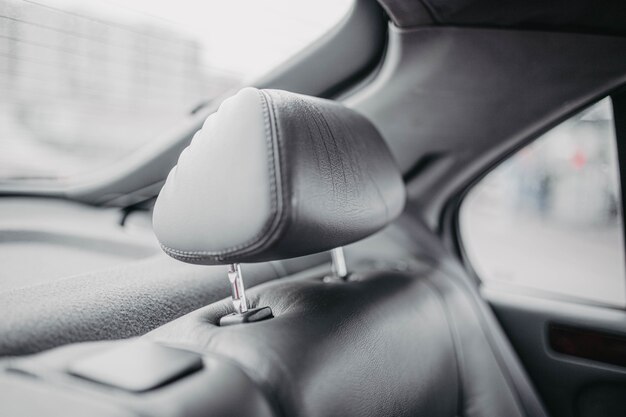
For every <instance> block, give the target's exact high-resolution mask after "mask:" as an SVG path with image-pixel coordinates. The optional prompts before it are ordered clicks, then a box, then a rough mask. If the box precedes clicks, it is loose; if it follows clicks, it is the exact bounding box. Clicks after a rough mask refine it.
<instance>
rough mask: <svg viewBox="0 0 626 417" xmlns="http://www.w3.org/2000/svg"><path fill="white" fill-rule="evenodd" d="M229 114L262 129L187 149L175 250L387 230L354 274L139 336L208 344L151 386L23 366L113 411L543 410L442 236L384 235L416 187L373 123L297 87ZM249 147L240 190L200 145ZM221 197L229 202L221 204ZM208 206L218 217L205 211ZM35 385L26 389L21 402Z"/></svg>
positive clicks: (52, 362)
mask: <svg viewBox="0 0 626 417" xmlns="http://www.w3.org/2000/svg"><path fill="white" fill-rule="evenodd" d="M226 108H227V109H228V112H227V114H228V113H229V112H234V113H236V110H237V109H238V108H241V109H242V112H243V114H246V115H247V116H250V117H251V118H250V120H253V121H254V120H256V121H255V122H254V123H253V125H251V126H252V127H254V126H256V127H255V128H251V126H247V127H246V129H244V130H246V132H245V133H246V135H245V136H244V137H238V140H237V141H232V142H230V141H228V140H227V139H230V138H232V137H233V135H235V136H236V133H233V132H239V133H242V132H240V131H239V129H240V128H239V127H235V126H233V123H235V122H234V120H235V118H232V117H222V116H223V115H221V114H219V113H218V115H217V116H214V119H213V120H214V121H215V122H209V123H208V125H205V129H207V130H206V131H204V130H203V132H201V133H200V134H199V135H198V136H197V138H198V139H196V140H195V143H192V145H191V148H190V150H189V151H188V152H187V153H186V154H185V155H183V157H181V161H180V164H179V166H178V168H176V171H173V174H171V175H170V178H169V180H168V184H167V185H166V186H165V188H164V190H163V192H162V194H161V197H160V198H159V202H157V207H156V212H155V230H156V233H157V236H158V237H159V239H160V240H161V243H162V244H163V246H164V249H165V250H166V252H167V253H168V254H170V255H172V256H173V257H175V258H177V259H180V260H183V261H186V262H191V263H201V264H202V263H204V264H219V263H228V262H240V261H241V262H244V261H261V260H275V259H282V258H287V257H291V256H295V255H305V254H309V253H313V252H317V251H320V250H327V249H331V248H333V247H336V246H339V245H344V244H349V243H351V242H354V241H357V240H360V239H362V238H365V237H367V236H369V235H372V234H374V235H373V236H372V237H370V238H369V239H365V240H363V241H361V242H359V243H355V244H354V245H351V246H348V248H347V250H348V255H349V260H350V265H351V272H352V273H351V274H350V276H349V278H348V279H347V280H337V279H325V277H326V276H327V275H328V274H329V271H328V268H322V269H319V268H318V269H313V270H310V271H308V272H303V273H301V274H299V275H296V276H293V277H290V278H286V279H282V280H277V281H273V282H270V283H265V284H262V285H259V286H257V287H254V288H253V289H252V290H251V291H250V293H249V300H250V304H251V307H257V306H259V307H260V306H270V307H271V308H272V310H273V312H274V315H275V317H274V318H272V319H269V320H265V321H261V322H257V323H250V324H240V325H234V326H228V327H220V326H219V325H218V322H219V319H220V318H221V317H223V316H224V315H226V314H228V313H230V312H232V311H233V306H232V304H231V303H230V300H223V301H220V302H217V303H213V304H211V305H209V306H206V307H204V308H201V309H199V310H197V311H195V312H193V313H190V314H188V315H186V316H183V317H181V318H180V319H177V320H175V321H173V322H170V323H168V324H167V325H165V326H162V327H161V328H159V329H156V330H155V331H153V332H151V333H150V334H148V335H147V336H145V337H144V339H146V340H150V341H152V342H154V343H159V344H167V345H176V346H184V347H185V348H186V349H192V350H194V351H197V352H200V353H202V354H203V355H204V357H205V368H204V369H203V370H202V371H199V372H197V373H195V374H192V375H191V376H188V377H186V378H183V379H181V380H180V381H177V382H173V383H171V384H168V385H165V386H163V387H161V388H159V389H157V390H153V391H151V392H148V393H144V394H129V393H124V394H123V395H120V394H119V393H118V392H114V391H110V390H109V391H107V390H104V389H102V388H99V387H97V386H94V385H95V384H91V385H86V383H84V382H82V381H81V380H78V379H76V378H73V377H70V376H68V375H66V374H64V373H63V370H64V369H65V368H66V367H67V366H68V365H70V364H71V362H72V360H73V357H75V356H77V355H79V354H81V352H82V354H83V356H84V355H87V354H88V353H89V351H91V350H94V349H98V346H95V347H94V346H93V345H92V346H81V345H77V346H71V347H67V348H61V349H59V350H58V351H57V352H50V353H45V354H41V355H39V356H35V357H34V358H31V359H26V360H24V361H23V362H21V363H19V364H17V365H16V364H13V367H17V368H18V369H19V370H20V371H21V372H22V373H34V374H38V375H39V376H40V377H41V378H42V380H43V381H46V382H44V384H45V383H51V384H53V385H55V386H56V387H57V388H59V386H60V387H61V388H60V389H61V391H63V392H65V393H67V392H74V393H76V392H80V393H81V395H84V396H86V397H87V399H88V402H89V403H90V404H92V405H93V407H96V406H98V407H102V405H103V404H106V405H107V406H109V407H115V410H114V411H106V410H105V411H102V410H101V409H98V410H99V411H100V414H103V415H111V414H116V413H117V414H120V413H122V412H123V413H128V414H130V415H154V416H170V415H181V416H196V415H198V416H199V415H259V416H268V415H271V416H416V415H420V416H430V417H439V416H441V417H454V416H460V415H464V416H507V417H509V416H510V417H515V416H528V417H540V416H544V415H545V412H544V411H543V407H542V405H541V403H540V401H539V399H538V398H537V396H536V394H535V393H534V390H533V388H532V386H531V384H530V382H529V380H528V378H527V377H526V375H525V373H524V371H523V369H522V368H521V366H520V364H519V361H518V360H517V358H516V357H515V355H514V353H513V351H512V350H511V348H510V346H509V345H508V343H507V341H506V339H505V338H504V337H503V335H502V332H501V330H500V328H499V327H498V325H497V323H496V321H495V320H494V318H493V316H492V314H491V312H490V311H489V310H488V309H487V308H486V306H485V304H484V302H483V301H482V300H481V299H480V297H479V296H478V294H477V292H476V289H475V288H474V287H473V286H472V285H470V284H469V281H468V280H467V277H466V276H465V274H464V272H463V270H462V269H461V268H460V267H459V265H458V264H457V263H456V262H455V261H454V260H453V259H452V258H451V257H450V256H449V255H448V254H447V253H446V251H445V250H444V249H443V248H442V247H439V246H437V245H434V244H432V242H434V241H436V240H435V239H433V237H432V234H431V232H430V231H428V230H427V229H426V228H425V227H424V226H423V225H422V224H421V223H419V222H417V221H415V220H413V219H411V218H410V217H408V216H406V217H402V218H400V219H399V220H395V222H394V223H393V224H392V225H390V226H388V227H387V228H386V229H385V230H384V231H382V232H381V233H377V234H375V232H376V231H378V230H379V229H381V228H383V227H385V225H387V224H389V223H391V222H393V221H394V219H396V218H397V216H398V215H399V213H400V211H401V209H402V207H403V205H404V189H403V184H402V180H401V177H400V174H399V172H398V169H397V167H396V166H395V163H394V162H393V159H392V158H391V156H390V154H389V151H388V149H387V148H386V146H385V144H384V142H383V140H382V138H381V137H380V135H379V134H378V132H377V131H376V129H375V128H374V127H373V126H372V125H371V123H370V122H369V121H367V120H366V119H365V118H363V117H362V116H360V115H358V114H356V113H354V112H352V111H351V110H349V109H346V108H344V107H342V106H340V105H339V104H337V103H333V102H330V101H325V100H320V99H315V98H309V97H304V96H300V95H295V94H290V93H286V92H275V91H255V90H246V91H244V92H243V93H240V95H238V96H237V97H236V98H235V99H233V100H231V101H230V102H229V103H227V105H226ZM268 109H271V111H268ZM220 112H221V110H220ZM250 112H251V113H250ZM255 112H256V113H255ZM246 120H248V118H246ZM258 129H262V131H259V130H258ZM205 135H206V137H205ZM210 141H215V142H219V143H216V144H215V145H214V147H212V146H208V145H207V144H206V143H204V142H210ZM235 143H236V144H237V145H235ZM229 144H230V145H229ZM246 144H247V145H246ZM244 145H246V146H250V149H256V151H255V152H254V155H248V156H247V158H248V159H247V161H248V163H250V164H251V165H250V166H249V167H248V168H250V171H246V168H245V167H242V169H243V170H244V171H243V172H241V173H239V174H237V175H234V177H233V178H235V180H236V181H239V182H240V181H243V183H246V184H248V186H246V189H245V190H243V192H241V191H242V190H241V189H238V188H233V187H231V186H230V185H232V184H230V183H229V177H224V178H222V181H221V182H216V181H212V180H210V181H209V180H207V178H213V176H215V175H218V174H219V172H220V171H219V170H220V169H222V168H223V166H224V164H221V163H220V162H219V158H214V161H215V164H214V165H210V164H208V165H207V164H206V163H205V158H203V157H202V156H203V155H205V156H206V155H208V154H209V153H210V152H212V150H211V149H216V148H218V149H226V150H225V151H224V152H226V154H228V155H232V156H233V158H234V159H237V158H236V156H237V155H239V154H240V153H242V152H243V153H245V150H243V149H245V147H244V148H242V146H244ZM229 146H236V149H230V148H229ZM332 147H334V149H335V152H333V153H332V155H331V153H330V152H327V151H326V150H327V149H329V148H332ZM312 149H317V151H319V152H314V151H313V150H312ZM322 149H325V151H323V152H322V151H321V150H322ZM267 155H270V156H271V158H270V159H267ZM326 168H327V169H326ZM280 172H288V173H289V175H280ZM242 178H246V179H245V181H244V180H242ZM190 182H191V183H193V187H191V186H189V185H190ZM204 187H206V189H205V188H204ZM248 189H254V190H255V191H254V192H250V193H248V192H247V190H248ZM233 190H235V191H236V192H235V193H233ZM258 190H261V192H258ZM264 193H267V195H265V194H264ZM181 201H182V202H184V204H179V203H178V202H181ZM223 202H228V203H230V204H225V205H223V206H222V208H221V209H217V208H215V205H219V204H222V203H223ZM257 202H260V209H259V210H258V212H255V219H252V220H250V221H247V222H246V225H247V227H246V228H244V229H243V230H236V231H235V232H234V233H233V234H230V232H229V230H231V228H230V227H224V225H229V224H231V223H232V222H233V219H231V218H229V216H230V215H234V216H238V217H240V216H243V215H245V213H246V211H247V210H250V207H255V205H254V204H255V203H257ZM208 206H211V207H212V210H214V211H213V212H211V213H212V215H215V216H217V218H220V219H221V220H222V222H220V223H219V224H216V223H215V222H212V221H210V219H207V218H205V217H204V214H203V213H206V210H205V208H206V207H208ZM231 208H232V210H231ZM176 230H179V231H181V230H182V231H185V232H184V233H181V234H177V233H176ZM422 242H431V245H430V246H427V247H424V246H423V245H422V244H421V243H422ZM120 343H124V342H120ZM107 346H108V345H107ZM107 346H103V347H101V348H102V349H104V348H106V347H107ZM29 361H30V362H29ZM41 368H43V369H45V370H46V371H45V372H42V371H38V369H41ZM10 378H18V377H16V376H15V375H13V376H7V375H5V376H3V377H2V378H0V386H1V385H2V384H3V383H6V381H7V379H10ZM58 381H62V383H61V384H60V385H59V384H58ZM233 381H238V382H236V383H235V382H233ZM22 383H23V381H22ZM225 384H226V385H228V384H234V385H232V390H225V389H224V386H225ZM228 386H231V385H228ZM35 392H36V390H35V389H34V388H33V387H32V386H30V387H28V388H24V391H20V392H19V393H17V394H16V393H15V390H13V395H23V396H25V395H33V394H34V393H35ZM25 393H27V394H25ZM70 397H71V396H70ZM45 400H47V401H53V400H50V399H49V398H48V399H45V398H44V399H42V402H41V404H44V405H42V407H45ZM54 401H56V402H55V403H54V407H53V408H54V409H59V408H58V407H59V403H58V401H59V397H54ZM67 401H69V400H67ZM61 403H63V402H62V401H61ZM48 404H50V403H48ZM65 404H66V406H69V405H68V404H69V403H67V402H66V403H65ZM164 404H167V406H164ZM50 407H51V406H48V408H46V410H47V411H48V414H49V413H50V409H51V408H50ZM63 411H66V410H63ZM82 411H84V409H82Z"/></svg>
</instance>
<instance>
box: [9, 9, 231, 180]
mask: <svg viewBox="0 0 626 417" xmlns="http://www.w3.org/2000/svg"><path fill="white" fill-rule="evenodd" d="M51 4H52V3H43V2H42V3H38V2H24V1H17V0H0V91H1V92H2V94H0V178H7V177H36V176H43V177H49V176H67V175H71V174H73V173H75V172H80V171H84V170H90V169H93V168H94V167H97V166H100V165H104V164H107V163H110V161H114V160H116V159H118V158H120V157H122V156H124V155H126V154H128V153H129V152H131V151H133V150H136V149H138V148H139V147H140V146H141V145H143V144H145V143H146V142H148V141H150V140H153V139H154V138H155V137H156V136H158V135H159V134H161V133H162V132H163V131H164V130H166V129H169V128H171V127H172V126H173V125H175V124H176V123H177V122H179V121H180V120H181V119H182V118H183V117H184V116H185V115H186V114H187V113H188V112H189V111H190V110H191V109H192V108H193V107H194V106H195V105H197V103H199V102H201V101H203V100H206V99H207V98H211V97H215V96H217V95H219V94H221V93H223V92H224V91H226V90H228V89H231V88H233V87H234V86H235V85H237V84H238V82H239V80H238V79H236V77H233V76H231V75H228V74H224V73H218V72H215V71H213V70H211V69H210V68H209V67H208V66H207V64H206V63H205V62H203V60H202V56H203V55H202V48H201V45H200V44H199V43H198V42H197V41H196V40H193V39H189V38H187V37H186V36H184V35H183V34H181V31H177V30H175V28H174V29H173V28H172V25H168V24H167V22H160V21H158V20H156V19H154V18H152V19H150V18H149V16H146V17H145V19H138V18H137V16H133V19H132V21H131V20H130V19H119V18H117V19H116V18H114V17H113V16H108V15H106V14H105V13H99V12H96V11H94V10H87V9H84V8H77V9H74V8H62V7H56V6H52V5H51Z"/></svg>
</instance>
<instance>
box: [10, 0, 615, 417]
mask: <svg viewBox="0 0 626 417" xmlns="http://www.w3.org/2000/svg"><path fill="white" fill-rule="evenodd" d="M240 13H242V14H245V13H246V10H241V11H240ZM229 18H230V17H229ZM242 30H245V28H242ZM625 85H626V6H625V4H624V3H623V2H621V1H617V0H603V1H597V2H591V1H588V0H574V1H569V2H538V1H530V2H528V1H521V0H508V1H492V0H484V1H479V0H465V1H453V0H378V1H376V0H355V1H354V2H353V3H352V4H351V6H350V10H349V11H348V13H347V14H346V15H345V16H344V17H343V18H342V19H341V20H340V21H339V23H337V24H336V25H335V26H334V27H333V28H332V29H331V30H330V31H328V32H327V33H325V34H324V35H323V36H322V37H321V38H319V39H317V40H316V41H315V42H313V43H312V44H310V45H309V46H307V47H306V48H305V49H304V50H302V51H300V52H299V53H298V54H296V55H294V56H293V57H292V58H290V59H289V60H287V61H286V62H284V63H283V64H281V65H280V66H279V67H277V68H274V69H273V70H272V71H269V72H268V73H267V74H266V75H264V76H262V77H259V78H257V79H255V80H253V81H251V82H250V83H249V84H248V85H247V86H245V87H244V88H239V87H238V88H236V89H232V90H229V91H228V93H227V94H224V95H223V96H220V97H219V99H212V100H210V101H207V103H205V104H204V105H202V106H200V107H198V108H197V109H194V111H193V112H191V113H190V114H189V115H188V116H187V117H186V118H185V120H184V121H183V122H182V123H180V124H178V125H176V126H173V128H172V129H170V130H168V131H167V132H165V133H164V134H163V135H162V136H161V137H160V138H159V139H158V140H154V141H152V142H150V143H149V144H148V145H147V146H146V147H145V148H142V152H141V153H134V154H130V155H128V157H126V158H120V159H119V160H118V161H116V162H115V163H114V164H111V165H110V166H107V167H105V168H103V169H98V170H93V172H90V173H89V174H86V175H83V176H81V177H76V178H72V177H70V178H66V179H64V180H63V181H55V182H48V181H43V180H34V181H23V180H2V179H0V213H1V215H0V260H1V262H0V264H1V265H2V266H1V268H0V269H1V272H0V277H1V278H0V285H1V287H0V306H1V307H0V311H1V312H2V313H3V314H2V320H0V415H2V416H40V415H55V416H56V415H64V416H66V415H81V416H86V415H88V416H142V417H147V416H155V417H157V416H158V417H161V416H162V417H170V416H181V417H183V416H185V417H186V416H190V417H191V416H222V415H223V416H235V415H237V416H268V417H269V416H272V417H278V416H428V417H455V416H468V417H470V416H471V417H478V416H485V417H488V416H500V417H514V416H520V417H522V416H523V417H547V416H552V417H571V416H575V417H618V416H622V417H623V416H626V272H624V271H625V269H626V258H625V253H626V251H625V248H624V237H625V236H626V234H625V233H624V221H623V209H622V207H623V202H624V200H623V196H622V192H621V191H620V190H621V189H622V188H623V187H624V185H625V184H626V174H624V175H622V173H623V171H624V170H625V169H626V89H625V87H624V86H625ZM0 120H1V119H0ZM555 144H556V145H555ZM0 152H2V147H1V145H0ZM546 166H548V168H544V167H546ZM520 173H521V174H520ZM511 207H521V208H516V209H515V210H518V211H515V212H513V209H512V208H511ZM507 210H508V211H507ZM508 213H514V214H508ZM528 213H534V214H533V216H536V217H531V215H530V214H528ZM555 213H556V214H555ZM572 230H573V231H572ZM553 239H554V240H553ZM244 287H245V288H244Z"/></svg>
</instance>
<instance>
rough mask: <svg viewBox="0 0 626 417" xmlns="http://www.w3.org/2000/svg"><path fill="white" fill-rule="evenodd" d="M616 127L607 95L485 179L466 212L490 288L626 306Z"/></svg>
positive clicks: (468, 245) (473, 250) (465, 226)
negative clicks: (513, 288)
mask: <svg viewBox="0 0 626 417" xmlns="http://www.w3.org/2000/svg"><path fill="white" fill-rule="evenodd" d="M619 183H620V181H619V165H618V159H617V146H616V138H615V126H614V121H613V111H612V105H611V100H610V98H606V99H604V100H602V101H600V102H598V103H596V104H595V105H593V106H591V107H589V108H588V109H586V110H584V111H583V112H581V113H579V114H577V115H576V116H574V117H572V118H570V119H569V120H567V121H565V122H563V123H561V124H560V125H558V126H557V127H555V128H553V129H552V130H550V131H549V132H547V133H546V134H544V135H543V136H541V137H540V138H538V139H537V140H536V141H535V142H533V143H532V144H530V145H528V146H526V147H525V148H523V149H522V150H520V151H519V152H517V153H516V154H515V155H513V156H512V157H511V158H509V159H508V160H507V161H505V162H504V163H502V164H501V165H499V166H498V167H497V168H496V169H494V170H493V171H492V172H491V173H489V174H488V175H487V176H486V177H484V178H483V179H482V180H481V181H480V182H479V183H478V184H477V185H476V186H475V187H474V188H473V189H472V190H471V191H470V192H469V193H468V195H467V197H466V198H465V200H464V202H463V204H462V206H461V211H460V227H461V238H462V242H463V247H464V249H465V251H466V255H467V257H468V259H469V261H470V262H471V264H472V266H473V267H474V269H475V271H476V273H477V274H478V276H479V277H480V278H481V279H482V280H483V282H484V283H486V284H500V285H511V286H518V287H523V288H527V289H531V290H535V291H542V292H544V293H546V294H558V295H560V296H566V297H573V298H575V299H579V300H586V301H591V302H597V303H602V304H608V305H612V306H619V307H625V306H626V261H625V259H624V239H623V230H622V227H623V225H622V214H621V211H622V207H621V195H620V193H621V191H620V186H619Z"/></svg>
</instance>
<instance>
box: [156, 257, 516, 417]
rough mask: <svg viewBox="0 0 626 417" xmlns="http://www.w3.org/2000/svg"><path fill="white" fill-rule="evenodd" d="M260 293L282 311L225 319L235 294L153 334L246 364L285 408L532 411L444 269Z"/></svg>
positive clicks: (255, 294)
mask: <svg viewBox="0 0 626 417" xmlns="http://www.w3.org/2000/svg"><path fill="white" fill-rule="evenodd" d="M354 279H355V281H352V282H347V283H345V282H333V283H325V282H323V281H322V280H321V279H319V278H317V279H299V280H290V281H283V282H273V283H268V284H264V285H262V286H260V287H257V288H256V289H255V290H253V291H251V295H252V299H253V305H257V306H261V305H269V306H271V307H272V310H273V311H274V313H275V315H276V316H277V317H276V318H275V319H272V320H269V321H265V322H261V323H256V324H252V325H243V326H229V327H225V328H220V327H216V326H215V323H216V322H217V320H218V319H219V317H221V316H222V315H224V314H225V313H228V312H231V305H230V303H229V302H228V301H223V302H220V303H215V304H213V305H211V306H208V307H206V308H204V309H201V310H199V311H196V312H194V313H192V314H190V315H189V316H186V317H184V318H182V319H179V320H178V321H175V322H173V323H171V324H168V325H166V326H164V327H162V328H160V329H157V330H156V331H155V332H153V333H152V334H150V335H149V337H151V338H154V339H156V340H161V341H169V342H173V341H181V340H182V341H185V342H186V343H192V344H193V345H195V346H199V348H200V349H202V350H206V351H209V352H215V353H218V354H220V355H223V356H225V357H228V358H229V359H231V360H233V361H235V362H237V363H238V364H240V366H241V367H242V368H243V369H244V371H245V372H246V373H247V374H248V375H250V376H251V378H252V379H253V380H255V381H256V382H257V383H258V384H259V385H260V386H262V387H264V388H263V390H264V391H266V392H268V393H270V395H271V398H272V400H273V401H274V402H275V403H276V404H279V405H280V414H281V415H283V416H309V417H312V416H344V417H349V416H429V417H437V416H441V417H444V416H445V417H454V416H457V415H465V416H485V417H487V416H506V417H516V416H523V415H525V413H524V411H523V409H522V408H521V405H520V404H519V402H518V399H517V394H516V393H515V391H514V389H513V387H512V386H511V385H510V383H509V381H508V380H507V377H506V376H505V371H504V370H503V369H502V368H501V367H500V365H499V364H498V361H497V358H496V356H495V354H494V352H493V351H492V348H491V346H490V344H489V342H488V340H487V339H486V336H485V334H484V332H483V328H482V324H481V319H480V318H479V317H478V316H477V314H476V311H475V310H474V306H473V305H472V302H471V301H470V300H469V299H468V295H467V294H464V292H463V290H462V289H461V288H460V287H459V286H458V285H455V284H454V283H453V282H451V280H450V278H449V277H446V276H445V275H442V274H441V273H440V272H437V271H436V270H434V269H430V268H427V269H424V268H422V270H421V271H420V273H419V276H417V277H416V276H415V274H414V273H412V272H410V271H405V272H389V271H385V272H383V271H379V272H370V273H363V274H358V275H356V276H355V278H354Z"/></svg>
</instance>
